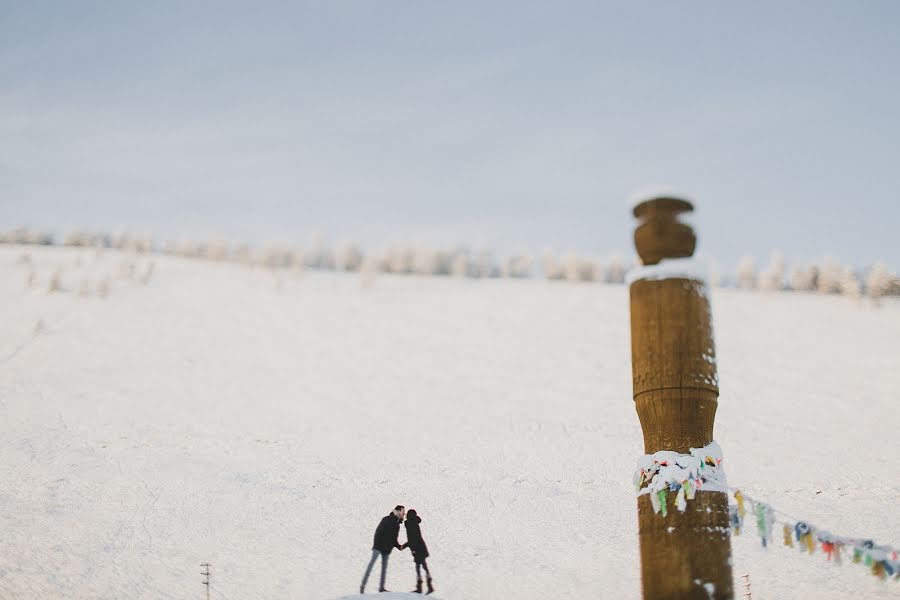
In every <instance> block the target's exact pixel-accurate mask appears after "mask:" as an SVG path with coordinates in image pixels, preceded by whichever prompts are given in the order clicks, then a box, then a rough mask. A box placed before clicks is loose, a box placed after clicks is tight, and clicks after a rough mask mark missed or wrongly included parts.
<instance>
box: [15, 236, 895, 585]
mask: <svg viewBox="0 0 900 600" xmlns="http://www.w3.org/2000/svg"><path fill="white" fill-rule="evenodd" d="M26 252H28V253H30V254H31V256H32V257H33V264H34V267H29V266H28V265H26V264H22V263H20V262H19V259H20V257H21V255H22V254H23V253H26ZM130 260H132V259H129V258H128V257H127V256H126V255H121V254H116V253H112V252H106V253H105V254H104V255H103V256H102V257H100V258H99V259H98V258H97V257H96V256H95V255H94V253H93V252H88V251H78V250H74V249H60V248H21V247H12V246H5V247H4V246H0V314H2V315H3V316H4V318H3V319H2V322H0V416H2V422H3V427H2V430H0V479H2V481H3V482H4V483H3V485H2V486H0V530H2V531H3V536H2V538H0V598H4V599H5V598H37V597H40V598H126V597H127V598H148V599H149V598H154V599H157V598H198V599H199V598H203V597H204V593H205V590H204V588H203V586H202V585H201V583H200V581H201V579H202V577H201V576H200V570H201V569H200V566H199V565H200V563H201V562H210V563H212V565H213V566H212V587H211V589H212V597H214V598H226V599H231V600H237V599H245V598H276V597H278V598H303V599H305V598H309V599H321V600H325V599H333V598H337V597H343V596H349V595H352V594H355V593H356V592H357V591H358V586H359V579H360V576H361V574H362V571H363V568H364V567H365V564H366V561H367V560H368V558H369V553H370V550H369V549H370V544H371V539H372V532H373V530H374V528H375V525H376V524H377V523H378V520H379V519H380V518H381V517H382V516H383V515H385V514H387V512H388V511H389V510H390V509H391V508H392V507H393V506H394V505H395V504H397V503H402V504H405V505H406V506H407V507H413V508H416V509H418V511H419V514H420V516H421V517H422V518H423V523H422V531H423V534H424V536H425V539H426V540H427V542H428V545H429V548H430V550H431V553H432V558H431V559H429V563H430V564H431V566H432V570H433V573H434V577H435V585H436V587H437V590H438V592H437V594H436V595H437V596H438V597H440V598H444V599H452V600H462V599H466V600H468V599H479V598H481V599H485V600H495V599H497V598H502V597H514V598H523V599H525V598H541V599H544V598H579V597H584V598H588V597H590V598H625V599H628V598H638V597H639V594H640V584H639V565H638V562H637V557H638V553H637V536H636V528H637V513H636V502H635V499H634V492H633V489H632V487H631V474H632V469H633V467H634V464H635V459H636V457H637V456H638V455H639V454H640V453H641V452H642V443H641V435H640V428H639V425H638V421H637V416H636V414H635V412H634V407H633V403H632V400H631V371H630V364H629V357H630V346H629V330H628V301H627V290H626V288H625V287H623V286H604V285H588V284H586V285H577V284H568V283H561V282H554V283H551V282H545V281H510V280H494V281H472V280H465V281H463V280H451V279H439V278H431V279H422V278H413V277H409V278H405V277H386V276H383V277H380V278H378V279H376V280H375V285H374V287H372V288H371V289H362V287H361V285H360V280H359V278H358V277H355V276H349V275H347V276H345V275H336V274H320V273H307V274H303V275H302V276H299V277H297V276H295V275H293V274H285V275H282V276H280V277H278V278H276V277H275V276H273V275H272V274H271V273H269V272H265V271H261V270H255V271H251V270H249V269H248V268H246V267H241V266H237V265H220V264H212V263H208V262H200V261H192V260H186V259H172V258H163V257H153V259H152V260H154V261H155V268H154V271H153V273H152V276H151V278H150V280H149V282H148V283H147V284H146V285H143V284H141V283H140V282H139V281H137V280H136V279H134V278H129V277H126V273H127V271H128V270H129V268H128V267H127V263H128V261H130ZM150 260H151V259H150V258H147V257H145V258H139V259H137V263H136V267H135V269H134V272H135V273H136V274H137V276H138V277H139V276H140V275H141V274H142V273H144V272H145V271H146V269H147V267H148V264H149V261H150ZM123 263H125V264H126V268H123ZM58 266H62V267H63V271H62V276H61V282H62V284H63V287H64V288H65V289H66V290H67V291H63V292H57V293H52V294H48V293H47V291H46V290H47V284H48V281H49V279H50V277H51V275H52V273H53V272H54V270H55V269H56V268H57V267H58ZM29 269H33V271H34V273H35V280H34V282H33V284H32V287H31V288H30V289H26V281H27V279H28V273H29ZM106 276H109V277H110V281H111V288H110V291H109V294H108V296H107V297H105V298H101V297H98V296H97V295H96V294H95V293H94V292H95V291H96V289H97V283H98V282H99V281H101V280H103V279H104V278H105V277H106ZM79 292H82V293H86V295H80V294H79ZM713 303H714V312H715V326H716V336H717V343H718V355H719V369H720V371H719V375H720V380H721V389H722V396H721V398H720V406H719V413H718V418H717V431H716V438H717V440H718V441H719V443H720V444H721V446H722V448H723V450H724V452H725V459H726V466H727V473H728V477H729V482H730V483H731V485H736V486H744V487H745V488H746V490H747V492H748V493H749V494H750V495H752V496H754V497H757V498H759V499H760V500H764V501H768V502H771V503H772V504H774V505H775V506H776V508H779V509H781V510H784V511H786V512H788V513H790V514H792V515H794V516H798V517H805V518H808V519H809V520H811V521H813V522H814V523H816V524H818V525H820V526H823V527H828V528H830V529H831V530H832V531H833V532H834V533H838V534H844V535H859V536H870V537H874V538H875V539H876V540H879V541H882V542H885V543H893V544H898V543H900V518H898V517H897V500H898V497H900V469H898V467H897V459H898V453H900V438H898V435H897V422H898V416H900V397H898V391H897V390H898V389H900V369H898V364H900V360H898V357H900V342H898V340H900V304H898V303H896V302H888V303H886V304H884V305H883V306H882V307H881V308H879V309H873V308H871V307H870V306H867V305H864V304H863V305H860V304H857V303H855V302H854V301H853V300H850V299H847V298H844V297H821V296H812V295H804V294H787V293H784V294H770V295H767V294H761V293H746V292H735V291H716V293H715V294H714V297H713ZM402 535H403V534H402V533H401V539H402ZM734 560H735V573H736V574H741V573H747V572H749V573H750V576H751V582H752V585H753V592H754V594H753V595H754V599H756V600H759V599H773V600H774V599H776V598H791V597H798V595H799V594H800V593H801V592H802V593H803V595H804V596H805V597H813V594H814V595H815V597H816V598H820V599H822V598H825V599H831V598H850V597H866V598H896V597H897V596H898V594H900V587H898V586H900V584H898V583H897V582H893V581H888V582H880V581H878V580H877V579H875V578H874V577H872V576H871V575H869V574H868V573H867V571H866V569H865V568H863V567H861V566H859V565H852V564H849V561H846V562H845V564H844V565H842V566H839V567H836V566H833V565H830V564H827V563H826V562H825V559H824V557H823V556H822V555H821V554H817V555H816V556H813V557H808V556H805V555H802V554H800V553H799V552H798V551H797V550H789V549H785V548H782V547H780V546H776V547H772V548H770V549H768V550H762V549H761V548H760V547H759V543H758V541H757V540H756V539H755V537H754V536H753V535H744V536H741V537H738V538H735V540H734ZM376 571H377V566H376ZM373 576H375V574H373ZM376 585H377V584H376V583H374V582H372V581H370V585H369V590H373V589H375V587H376ZM413 585H414V571H413V565H412V561H411V558H410V556H409V554H408V552H403V553H397V552H396V551H395V553H394V554H393V555H392V556H391V562H390V569H389V573H388V587H389V588H390V589H393V590H399V591H406V590H409V589H412V587H413ZM382 597H384V596H382Z"/></svg>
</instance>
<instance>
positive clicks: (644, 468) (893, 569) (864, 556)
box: [633, 441, 900, 580]
mask: <svg viewBox="0 0 900 600" xmlns="http://www.w3.org/2000/svg"><path fill="white" fill-rule="evenodd" d="M722 462H723V459H722V449H721V448H720V447H719V445H718V444H717V443H716V442H715V441H713V442H710V443H709V444H708V445H706V446H704V447H703V448H691V449H690V452H689V453H687V454H683V453H679V452H673V451H669V450H661V451H659V452H656V453H654V454H644V455H642V456H641V457H640V458H638V464H637V469H636V470H635V473H634V479H633V482H634V485H635V489H636V491H637V494H638V496H642V495H644V494H649V495H650V502H651V504H652V506H653V510H654V511H655V512H656V513H657V514H660V513H661V514H662V516H663V518H665V517H666V516H667V515H668V512H669V508H668V494H669V492H674V493H675V508H677V509H678V510H679V511H682V512H683V511H684V510H685V509H686V508H687V502H688V501H689V500H692V499H693V498H694V495H695V494H696V493H698V492H707V491H713V492H725V493H730V496H729V500H731V499H732V498H733V500H734V502H729V506H728V509H729V520H730V524H731V532H732V534H733V535H741V531H742V530H743V529H744V522H745V519H746V518H747V517H748V515H749V517H750V518H751V519H752V520H753V521H755V523H756V531H757V535H758V536H759V538H760V542H761V543H762V546H763V547H764V548H766V547H768V546H769V544H770V542H771V541H772V540H773V538H774V536H775V530H776V525H781V534H782V542H783V544H784V545H785V546H787V547H790V548H795V547H796V548H799V549H800V550H801V551H805V552H806V553H807V554H810V555H812V554H815V552H816V549H817V548H818V549H820V550H821V551H822V552H823V553H825V556H826V557H827V558H828V561H830V562H834V563H835V564H840V563H841V562H842V560H843V557H844V556H847V557H848V558H849V559H850V560H851V561H852V562H853V563H854V564H861V565H864V566H865V567H868V568H870V569H871V571H872V574H873V575H875V576H876V577H878V578H880V579H882V580H884V579H888V578H893V579H895V580H900V556H898V551H897V548H895V547H894V546H890V545H885V544H877V543H875V541H874V540H871V539H865V538H856V537H849V536H843V535H835V534H832V533H831V532H830V531H828V530H826V529H824V528H821V527H818V526H817V525H814V524H812V523H810V522H809V521H807V520H801V519H797V518H794V517H792V516H790V515H788V514H786V513H784V512H782V511H780V510H776V509H775V508H774V507H773V506H772V505H771V504H767V503H765V502H762V501H760V500H757V499H756V498H752V497H750V496H748V495H747V494H745V493H743V492H742V491H741V490H739V489H738V488H732V487H729V486H728V483H727V482H726V479H725V471H724V469H723V467H722Z"/></svg>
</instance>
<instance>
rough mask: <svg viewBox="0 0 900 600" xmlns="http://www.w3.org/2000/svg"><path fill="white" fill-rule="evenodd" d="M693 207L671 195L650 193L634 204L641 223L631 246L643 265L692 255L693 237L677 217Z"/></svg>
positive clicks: (694, 238)
mask: <svg viewBox="0 0 900 600" xmlns="http://www.w3.org/2000/svg"><path fill="white" fill-rule="evenodd" d="M693 210H694V205H693V204H691V203H690V202H688V201H687V200H685V199H684V198H679V197H677V196H675V195H659V196H651V197H648V198H646V199H645V200H642V201H640V202H638V203H637V204H636V205H635V207H634V216H635V217H637V218H638V219H639V220H640V222H641V223H640V225H638V227H637V229H635V230H634V245H635V247H636V248H637V251H638V255H639V256H640V257H641V262H642V263H643V264H645V265H655V264H657V263H658V262H659V261H661V260H662V259H664V258H687V257H689V256H693V254H694V248H696V246H697V237H696V236H695V235H694V230H693V229H692V228H691V226H690V225H688V224H687V223H682V222H681V221H679V220H678V215H679V214H681V213H685V212H691V211H693Z"/></svg>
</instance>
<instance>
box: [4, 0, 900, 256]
mask: <svg viewBox="0 0 900 600" xmlns="http://www.w3.org/2000/svg"><path fill="white" fill-rule="evenodd" d="M898 32H900V3H897V2H891V1H884V2H824V1H815V2H752V3H751V2H740V3H739V2H677V3H676V2H637V3H635V2H631V3H615V4H603V3H599V2H584V3H575V2H544V3H532V2H492V3H485V2H444V3H438V2H426V1H415V2H414V1H406V2H378V1H374V0H369V1H358V2H322V3H319V4H303V3H295V2H284V3H251V2H208V3H189V2H172V3H166V2H115V1H112V0H110V1H108V2H83V1H82V2H6V1H3V0H0V229H6V228H9V227H12V226H15V225H19V224H30V225H33V226H38V227H43V228H47V229H49V230H52V231H55V232H57V233H61V232H64V231H65V230H67V229H69V228H71V227H74V226H83V227H88V228H94V229H112V228H116V227H125V228H131V229H141V230H147V231H150V232H154V233H155V234H157V235H158V236H160V237H162V236H169V235H174V234H178V233H182V232H185V233H194V234H198V235H206V234H222V235H225V236H227V237H229V238H232V239H248V240H257V239H260V238H266V237H278V238H286V239H289V240H294V239H303V238H304V237H305V236H308V235H309V234H310V233H311V232H313V231H319V232H321V233H323V234H325V235H327V236H331V237H332V238H336V237H349V238H354V239H358V240H361V241H362V242H364V243H365V244H366V245H367V246H369V247H376V246H378V245H380V244H382V243H385V242H388V241H391V240H413V239H417V240H426V241H432V242H434V243H450V242H470V243H472V242H475V243H477V242H487V243H489V244H491V245H493V246H494V247H495V248H496V249H497V250H498V251H508V250H513V249H516V248H519V247H525V248H531V249H533V250H539V249H540V248H542V247H543V246H545V245H551V246H553V247H554V248H556V249H557V250H559V251H565V250H569V249H574V250H577V251H581V252H584V253H593V254H598V255H604V254H607V253H609V252H612V251H615V250H618V251H622V252H625V253H630V252H631V251H632V244H631V240H630V235H631V231H632V227H633V222H632V219H631V217H630V215H629V213H628V210H627V206H626V200H627V198H628V196H629V195H630V194H631V193H632V192H633V191H634V189H635V188H638V187H641V186H643V185H647V184H662V185H668V186H673V187H676V188H679V189H682V190H685V191H686V192H688V193H690V194H691V195H692V196H693V197H694V198H695V199H696V201H697V208H698V212H697V214H696V217H695V219H694V222H695V223H696V224H697V228H698V233H699V235H700V242H701V250H702V251H703V253H704V254H705V255H707V256H709V257H712V258H714V259H715V260H717V261H718V262H720V264H721V265H722V266H723V267H726V266H729V265H733V264H734V263H736V261H737V260H738V258H739V257H740V256H741V255H743V254H745V253H752V254H753V255H754V256H755V257H756V258H757V260H758V261H760V262H764V261H765V260H767V258H768V254H769V252H770V250H772V249H776V248H777V249H780V250H782V251H783V252H784V253H785V254H786V255H787V257H788V259H789V260H795V261H801V260H802V261H805V260H809V259H813V258H817V257H821V256H822V255H825V254H831V255H833V256H834V257H836V258H839V259H842V260H845V261H847V262H850V263H853V264H855V265H857V266H863V265H866V264H868V263H871V262H873V261H874V260H876V259H884V260H886V261H887V262H888V264H889V265H890V266H891V267H893V268H894V269H897V268H900V236H898V231H900V33H898Z"/></svg>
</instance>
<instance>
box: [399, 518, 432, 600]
mask: <svg viewBox="0 0 900 600" xmlns="http://www.w3.org/2000/svg"><path fill="white" fill-rule="evenodd" d="M421 522H422V519H421V518H419V515H418V514H416V511H415V509H412V508H411V509H410V510H409V516H408V517H407V519H406V543H405V544H403V545H402V546H400V549H401V550H403V549H404V548H409V550H410V552H412V555H413V560H414V561H415V562H416V589H414V590H413V593H414V594H421V593H422V568H423V567H424V569H425V577H427V578H428V593H429V594H430V593H431V592H433V591H434V585H432V582H431V571H429V570H428V563H427V562H425V559H426V558H428V557H429V556H430V555H429V554H428V546H426V545H425V540H424V539H423V538H422V528H421V527H420V526H419V524H420V523H421Z"/></svg>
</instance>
